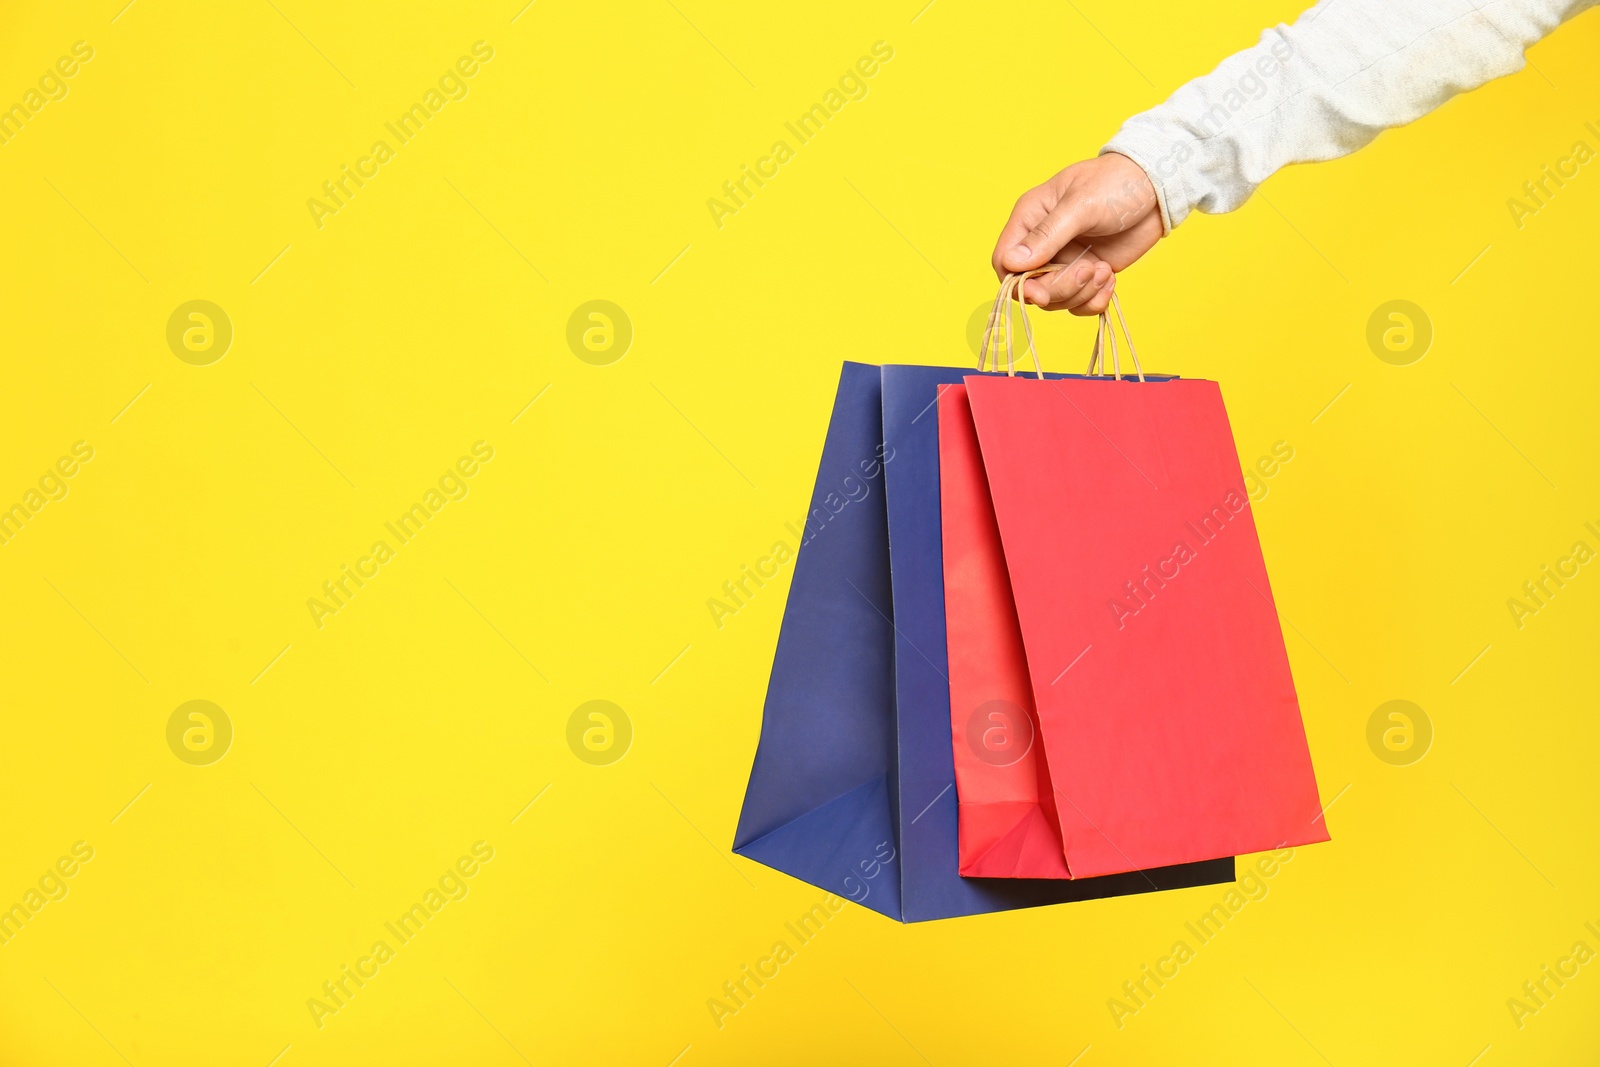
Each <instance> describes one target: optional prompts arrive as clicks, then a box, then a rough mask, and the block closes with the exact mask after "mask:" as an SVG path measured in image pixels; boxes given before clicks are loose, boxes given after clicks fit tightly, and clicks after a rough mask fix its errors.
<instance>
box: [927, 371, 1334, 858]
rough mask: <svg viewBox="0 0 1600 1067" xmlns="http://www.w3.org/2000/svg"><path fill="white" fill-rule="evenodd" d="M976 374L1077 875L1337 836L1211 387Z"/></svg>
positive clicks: (1009, 566)
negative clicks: (1324, 813)
mask: <svg viewBox="0 0 1600 1067" xmlns="http://www.w3.org/2000/svg"><path fill="white" fill-rule="evenodd" d="M965 381H966V393H967V397H968V400H969V402H970V406H971V413H972V420H973V424H974V425H975V427H976V431H977V438H978V441H979V444H980V449H981V456H982V460H983V472H984V474H985V476H986V482H987V487H988V491H989V493H990V495H991V497H992V504H993V513H994V516H995V519H996V523H997V526H998V530H999V536H1000V542H1001V547H1002V549H1003V554H1004V563H1005V569H1006V574H1007V578H1008V579H1009V588H1010V592H1011V595H1012V597H1013V598H1014V602H1015V610H1016V617H1017V622H1018V624H1019V628H1020V633H1021V640H1022V647H1023V649H1024V651H1025V655H1026V671H1027V676H1028V678H1029V679H1030V683H1031V684H1030V688H1031V692H1032V695H1033V700H1034V705H1035V709H1036V714H1037V720H1038V742H1037V743H1038V744H1039V745H1040V746H1042V749H1043V752H1044V754H1045V756H1046V763H1047V765H1048V779H1049V782H1050V790H1051V795H1052V796H1053V799H1054V802H1055V805H1054V806H1055V814H1056V817H1057V820H1058V824H1059V833H1060V842H1061V846H1062V850H1063V855H1064V858H1065V862H1066V865H1067V867H1068V869H1069V872H1070V877H1074V878H1079V877H1088V876H1094V875H1103V874H1111V873H1116V872H1122V871H1131V870H1136V869H1139V868H1144V867H1155V866H1161V865H1163V864H1172V863H1182V862H1189V861H1194V860H1202V859H1209V858H1214V857H1220V856H1232V855H1237V854H1240V853H1247V852H1256V851H1262V850H1265V849H1271V848H1277V847H1282V846H1286V845H1302V844H1308V843H1311V842H1315V841H1325V840H1327V839H1328V833H1327V830H1326V827H1325V825H1324V822H1323V820H1322V818H1321V814H1320V807H1319V803H1318V798H1317V788H1316V781H1315V779H1314V777H1313V774H1312V768H1311V759H1310V753H1309V751H1308V749H1307V745H1306V738H1305V731H1304V727H1303V725H1302V723H1301V719H1300V709H1299V702H1298V700H1297V698H1296V696H1295V690H1294V682H1293V679H1292V678H1291V676H1290V673H1289V662H1288V657H1287V654H1286V652H1285V649H1284V644H1283V634H1282V630H1281V629H1280V627H1279V623H1278V617H1277V612H1276V608H1275V607H1274V604H1273V600H1272V590H1271V588H1270V586H1269V585H1268V582H1267V574H1266V567H1265V564H1264V563H1263V560H1262V555H1261V547H1260V543H1259V541H1258V540H1257V536H1256V530H1255V523H1254V521H1253V519H1252V517H1251V514H1250V507H1249V500H1248V496H1247V495H1246V493H1245V490H1244V486H1243V479H1242V475H1241V472H1240V466H1239V461H1238V457H1237V453H1236V451H1235V449H1234V444H1233V437H1232V433H1231V431H1230V429H1229V426H1228V419H1227V414H1226V412H1225V410H1224V408H1223V404H1222V396H1221V392H1220V390H1219V389H1218V387H1217V385H1216V383H1214V382H1208V381H1198V380H1169V381H1146V382H1133V381H1121V380H1107V379H1094V378H1080V379H1067V380H1059V381H1040V380H1030V379H1018V378H994V377H976V376H974V377H968V378H967V379H966V380H965ZM941 415H943V412H941ZM942 429H943V423H942V422H941V430H942ZM946 514H947V521H948V515H949V513H948V512H947V513H946ZM947 536H948V534H947ZM975 618H976V617H975ZM956 640H957V638H956V634H955V632H954V630H952V632H951V650H952V671H954V667H955V663H954V651H955V648H956ZM953 681H954V676H952V682H953ZM960 747H961V746H960V743H959V742H958V743H957V751H958V752H959V750H960ZM959 766H960V765H959V763H958V769H959ZM1010 787H1011V788H1012V789H1013V791H1015V789H1016V781H1015V779H1014V778H1013V779H1012V780H1011V785H1010ZM1007 799H1008V802H1010V801H1011V800H1012V798H1010V797H1009V796H1008V798H1007ZM1024 799H1025V798H1024ZM1044 812H1045V808H1044V805H1043V804H1042V803H1041V804H1040V813H1041V815H1044ZM1045 820H1046V821H1047V822H1048V821H1049V820H1048V816H1045ZM965 826H966V824H965V823H963V829H965Z"/></svg>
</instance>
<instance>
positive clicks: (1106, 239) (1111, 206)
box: [992, 152, 1161, 315]
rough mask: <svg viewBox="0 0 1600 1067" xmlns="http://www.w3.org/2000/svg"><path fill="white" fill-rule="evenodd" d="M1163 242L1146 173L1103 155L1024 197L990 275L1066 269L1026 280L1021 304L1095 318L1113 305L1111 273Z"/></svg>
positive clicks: (1121, 159) (996, 252) (1002, 237)
mask: <svg viewBox="0 0 1600 1067" xmlns="http://www.w3.org/2000/svg"><path fill="white" fill-rule="evenodd" d="M1160 239H1161V212H1160V210H1159V206H1158V205H1157V203H1156V191H1155V187H1154V186H1153V185H1151V184H1150V178H1149V177H1148V176H1147V175H1146V174H1145V172H1144V168H1142V167H1140V166H1139V164H1137V163H1135V162H1134V161H1133V160H1131V159H1129V158H1128V157H1127V156H1124V155H1118V154H1117V153H1115V152H1108V153H1106V154H1105V155H1103V156H1098V157H1096V158H1094V159H1086V160H1084V161H1083V162H1082V163H1074V164H1073V165H1072V166H1070V167H1068V168H1067V169H1066V170H1064V171H1062V172H1061V173H1060V174H1057V175H1056V176H1055V177H1054V178H1051V179H1050V180H1049V181H1047V182H1045V183H1044V184H1043V185H1041V186H1038V187H1037V188H1034V189H1030V190H1028V191H1027V192H1026V193H1023V194H1022V199H1020V200H1018V201H1017V206H1016V207H1014V208H1012V209H1011V218H1010V219H1008V220H1007V221H1006V225H1005V229H1003V230H1001V231H1000V240H999V241H997V242H996V243H995V246H994V256H993V257H992V262H993V264H994V270H995V274H996V275H998V276H999V277H1001V278H1004V277H1005V276H1006V274H1008V273H1013V272H1019V271H1025V270H1031V269H1033V268H1035V267H1042V266H1044V265H1045V264H1046V263H1070V264H1073V265H1072V266H1069V267H1066V268H1063V269H1062V270H1058V271H1054V272H1052V273H1050V274H1045V275H1042V276H1040V277H1038V278H1030V279H1028V281H1027V282H1025V283H1024V284H1023V299H1025V300H1026V301H1027V302H1028V303H1030V304H1034V305H1036V306H1038V307H1042V308H1044V309H1045V310H1046V311H1071V312H1072V313H1073V314H1074V315H1098V314H1100V312H1102V311H1104V310H1105V309H1106V306H1107V305H1108V304H1110V303H1111V294H1112V292H1113V291H1115V289H1116V284H1117V279H1116V272H1118V271H1121V270H1124V269H1126V268H1127V267H1128V266H1130V265H1131V264H1132V263H1133V262H1134V261H1135V260H1136V259H1138V258H1139V257H1140V256H1142V255H1144V254H1145V253H1146V252H1148V251H1150V249H1151V248H1153V247H1154V246H1155V243H1156V242H1157V241H1159V240H1160Z"/></svg>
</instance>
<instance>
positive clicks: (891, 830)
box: [734, 363, 1233, 922]
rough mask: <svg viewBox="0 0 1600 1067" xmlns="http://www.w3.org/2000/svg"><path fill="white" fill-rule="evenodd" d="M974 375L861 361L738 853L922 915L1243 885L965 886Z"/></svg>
mask: <svg viewBox="0 0 1600 1067" xmlns="http://www.w3.org/2000/svg"><path fill="white" fill-rule="evenodd" d="M969 373H970V372H968V371H964V370H962V369H960V368H934V367H900V366H893V367H885V368H882V370H881V371H880V369H879V368H878V367H873V366H868V365H865V364H860V363H846V364H845V365H844V368H843V371H842V373H841V375H840V380H839V390H838V394H837V397H836V399H835V403H834V411H833V416H832V419H831V420H830V423H829V427H828V434H827V439H826V442H825V444H824V447H823V454H822V460H821V463H820V464H819V468H818V474H817V482H816V486H815V489H814V490H813V493H812V498H811V508H810V512H809V515H808V521H807V524H806V529H805V535H804V537H803V539H802V545H801V547H800V550H799V556H798V559H797V560H796V562H795V568H794V577H793V581H792V585H791V588H790V592H789V599H788V602H787V604H786V605H785V609H784V618H783V622H782V625H781V627H780V631H779V636H778V645H777V649H776V652H775V654H774V657H773V668H772V675H771V680H770V683H769V685H768V690H767V699H766V704H765V709H764V713H763V718H762V726H761V738H760V742H759V744H758V747H757V750H756V755H755V760H754V763H753V766H752V768H751V773H750V782H749V786H748V788H747V791H746V794H745V800H744V806H743V810H742V811H741V814H740V818H739V826H738V830H737V831H736V836H735V840H734V851H735V852H736V853H738V854H740V855H742V856H745V857H746V858H749V859H753V860H756V861H758V862H760V863H763V864H765V865H767V866H769V867H773V868H775V869H777V870H780V871H783V872H785V873H787V874H790V875H792V876H793V877H796V878H798V879H800V880H802V881H805V882H808V883H810V884H812V885H815V886H818V887H819V888H822V889H825V890H827V891H829V892H832V893H837V894H839V895H841V896H845V897H847V898H849V899H853V900H857V901H858V902H860V903H862V904H864V905H865V906H867V907H868V908H872V909H874V910H876V911H879V912H881V913H883V914H885V915H888V916H890V917H891V918H894V919H898V920H901V921H905V922H913V921H920V920H927V919H938V918H945V917H950V916H956V915H968V914H976V913H982V912H992V911H1000V910H1007V909H1012V908H1022V907H1033V906H1037V905H1042V904H1052V903H1060V902H1064V901H1070V900H1082V899H1090V898H1095V897H1104V896H1112V895H1118V894H1125V893H1134V892H1144V891H1149V890H1152V889H1169V888H1180V887H1184V886H1194V885H1206V884H1215V883H1218V882H1225V881H1230V880H1232V878H1233V862H1232V860H1231V859H1219V860H1212V861H1208V862H1205V863H1197V864H1186V865H1178V866H1170V867H1164V868H1162V869H1159V870H1150V871H1140V872H1130V873H1123V874H1118V875H1114V876H1111V877H1108V878H1103V879H1078V880H1074V881H1067V880H1050V879H963V878H962V877H961V876H960V874H959V872H958V870H957V825H956V806H955V802H954V797H953V795H952V794H953V792H954V784H955V779H954V768H953V764H952V754H951V748H950V733H949V715H950V712H949V690H948V681H947V667H946V664H945V635H944V601H943V576H942V561H941V550H940V538H939V498H938V427H937V418H936V415H935V414H934V412H933V408H934V406H935V401H936V399H937V388H938V386H939V385H940V384H954V383H958V382H960V381H961V380H962V378H963V376H964V375H966V374H969ZM891 529H892V530H893V531H894V537H895V539H896V540H895V542H894V548H893V551H891V537H890V533H891Z"/></svg>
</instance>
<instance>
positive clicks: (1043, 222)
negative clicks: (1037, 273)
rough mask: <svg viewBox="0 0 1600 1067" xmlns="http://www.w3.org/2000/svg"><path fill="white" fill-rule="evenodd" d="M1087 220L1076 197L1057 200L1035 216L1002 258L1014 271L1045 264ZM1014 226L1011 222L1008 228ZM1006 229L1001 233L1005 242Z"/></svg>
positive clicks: (1081, 228) (1003, 252) (1080, 231)
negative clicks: (1070, 200) (1049, 207)
mask: <svg viewBox="0 0 1600 1067" xmlns="http://www.w3.org/2000/svg"><path fill="white" fill-rule="evenodd" d="M1013 218H1015V213H1013ZM1084 224H1085V219H1084V217H1083V211H1082V209H1081V207H1080V206H1079V204H1078V203H1077V202H1076V201H1073V202H1071V203H1057V204H1055V205H1054V206H1053V207H1052V208H1051V209H1050V211H1048V212H1047V213H1046V214H1045V215H1044V216H1043V217H1042V218H1037V219H1035V220H1034V221H1033V222H1032V224H1031V225H1029V226H1028V228H1027V229H1026V230H1025V231H1024V232H1023V233H1022V234H1021V236H1020V237H1018V238H1016V239H1015V241H1014V243H1012V245H1011V246H1010V247H1009V248H1005V249H1004V250H1003V251H1001V253H1000V262H1001V264H1002V265H1003V266H1004V267H1005V268H1006V269H1007V270H1012V271H1021V270H1032V269H1033V268H1034V267H1042V266H1044V265H1045V264H1046V263H1048V262H1050V261H1051V259H1053V258H1055V256H1056V254H1057V253H1059V252H1060V251H1061V250H1062V249H1063V248H1065V247H1066V246H1067V245H1068V244H1069V243H1070V242H1071V241H1072V239H1073V238H1075V237H1077V236H1078V235H1079V234H1080V233H1082V232H1083V229H1084ZM1010 229H1011V226H1010V224H1009V223H1008V224H1007V227H1006V231H1009V230H1010ZM1019 229H1020V227H1019ZM1006 231H1002V232H1001V235H1000V238H1001V242H1002V244H1004V242H1005V240H1006V237H1007V232H1006Z"/></svg>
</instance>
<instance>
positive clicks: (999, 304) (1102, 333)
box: [978, 249, 1144, 382]
mask: <svg viewBox="0 0 1600 1067" xmlns="http://www.w3.org/2000/svg"><path fill="white" fill-rule="evenodd" d="M1085 251H1087V249H1085ZM1073 262H1077V261H1076V260H1074V261H1073ZM1071 265H1072V264H1071V263H1047V264H1045V265H1044V266H1042V267H1037V268H1035V269H1033V270H1029V271H1022V272H1020V273H1012V274H1007V275H1006V276H1005V278H1003V279H1002V280H1001V282H1000V292H999V294H998V295H996V297H995V301H994V309H993V310H992V311H991V312H990V313H989V322H988V324H987V325H986V326H985V327H984V331H983V344H982V345H980V346H979V348H978V369H979V370H980V371H981V370H983V369H984V367H985V366H986V364H987V363H988V353H989V342H990V340H991V339H994V369H995V370H997V371H998V370H999V369H1000V342H999V340H998V339H997V338H995V331H996V330H997V329H999V328H1000V326H1001V314H1002V309H1004V315H1005V319H1004V323H1005V325H1004V334H1005V341H1006V374H1008V375H1011V376H1013V377H1014V376H1015V375H1016V358H1015V355H1014V353H1013V351H1012V348H1011V336H1012V329H1011V301H1012V298H1013V296H1015V298H1016V301H1017V304H1018V306H1019V311H1020V313H1021V315H1022V329H1023V332H1024V333H1025V334H1026V335H1027V338H1028V355H1029V357H1031V358H1032V360H1033V372H1034V376H1035V377H1038V378H1041V379H1042V378H1043V377H1044V369H1043V368H1042V367H1041V366H1040V365H1039V354H1038V352H1037V351H1035V349H1034V345H1033V325H1032V323H1030V322H1029V321H1028V305H1027V302H1026V301H1024V300H1023V299H1022V283H1023V282H1025V281H1027V280H1028V279H1029V278H1036V277H1038V276H1039V275H1041V274H1049V273H1051V272H1053V271H1058V270H1062V269H1064V268H1066V267H1070V266H1071ZM1111 306H1112V307H1113V308H1115V309H1116V312H1117V321H1118V322H1119V323H1121V324H1122V336H1123V338H1124V339H1125V340H1126V341H1127V342H1128V353H1129V355H1131V356H1132V357H1133V369H1134V373H1135V374H1137V375H1138V379H1139V381H1141V382H1142V381H1144V368H1143V367H1141V366H1140V365H1139V352H1138V350H1137V349H1135V348H1134V347H1133V334H1131V333H1129V332H1128V320H1127V319H1126V318H1124V317H1123V314H1122V303H1121V301H1119V300H1118V299H1117V294H1116V293H1112V294H1111ZM1108 344H1109V346H1110V348H1111V367H1112V374H1113V376H1114V377H1115V378H1116V379H1117V381H1121V380H1122V362H1121V360H1120V359H1119V358H1118V354H1117V336H1116V332H1115V331H1114V330H1113V329H1112V327H1111V316H1110V314H1109V313H1108V312H1106V311H1102V312H1101V313H1100V314H1099V316H1098V321H1097V323H1096V326H1095V334H1094V348H1093V349H1092V350H1091V351H1090V353H1089V369H1088V371H1086V372H1085V373H1087V374H1091V375H1093V374H1096V373H1099V374H1104V373H1105V366H1104V362H1103V359H1102V356H1103V353H1104V351H1105V348H1106V346H1107V345H1108ZM1097 367H1098V368H1099V370H1098V371H1097V370H1096V368H1097Z"/></svg>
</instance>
